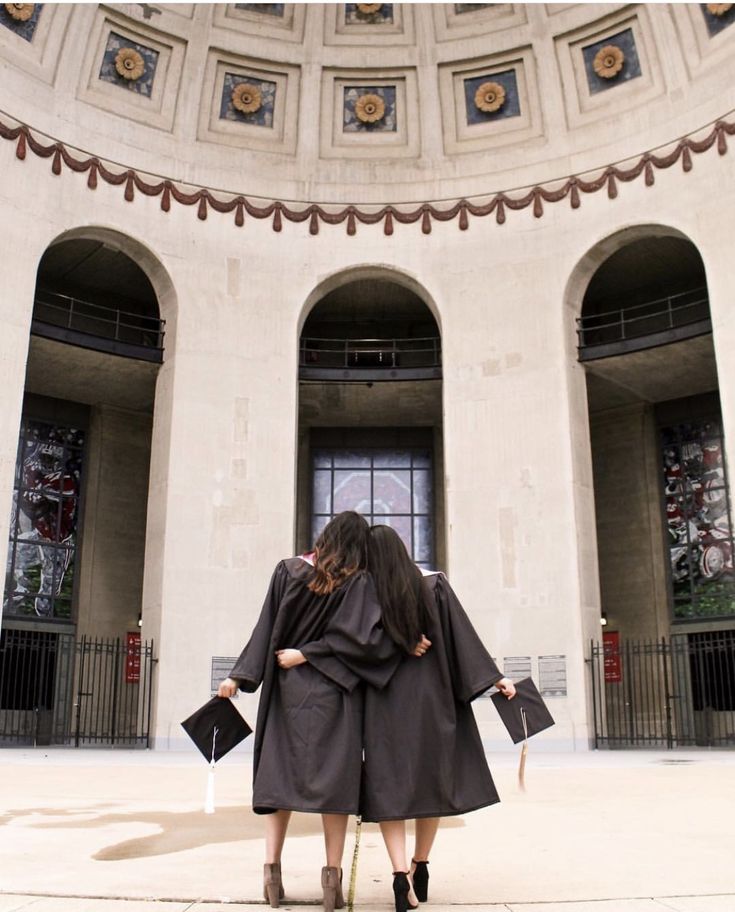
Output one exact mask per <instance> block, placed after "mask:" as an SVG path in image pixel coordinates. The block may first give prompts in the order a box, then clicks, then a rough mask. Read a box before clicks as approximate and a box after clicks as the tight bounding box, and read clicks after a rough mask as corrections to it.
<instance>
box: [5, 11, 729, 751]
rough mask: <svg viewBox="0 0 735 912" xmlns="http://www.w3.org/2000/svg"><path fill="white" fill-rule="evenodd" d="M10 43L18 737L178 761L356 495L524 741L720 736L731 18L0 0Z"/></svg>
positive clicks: (9, 294)
mask: <svg viewBox="0 0 735 912" xmlns="http://www.w3.org/2000/svg"><path fill="white" fill-rule="evenodd" d="M0 60H1V61H2V74H3V75H2V79H1V80H0V211H1V212H2V219H3V221H2V223H3V237H4V240H5V257H4V258H3V261H2V267H0V268H1V269H2V279H3V288H4V294H3V295H2V300H1V301H0V322H1V325H2V332H0V376H1V377H2V383H0V534H1V535H3V536H5V539H6V540H7V541H8V543H9V544H8V552H7V553H8V558H7V565H6V577H5V589H4V598H3V607H2V616H1V619H0V622H1V628H0V629H1V631H2V639H1V640H0V743H26V744H28V743H49V742H52V743H61V744H70V745H73V744H77V745H81V744H85V743H99V744H108V743H124V744H141V745H150V746H154V747H156V748H157V749H178V748H180V747H182V746H183V744H184V741H183V735H182V733H181V730H180V726H179V722H180V720H181V719H182V718H184V717H185V716H186V715H188V714H189V712H190V711H191V710H192V708H193V707H194V706H196V705H198V703H200V702H202V701H203V699H204V698H205V697H206V696H207V695H208V694H209V693H210V691H211V689H212V687H213V686H214V685H215V682H216V681H217V680H218V679H219V678H220V677H222V676H223V675H224V673H226V671H227V670H228V668H229V665H230V663H231V660H232V657H234V656H236V655H237V654H238V652H239V650H240V648H241V646H242V644H243V643H244V641H245V639H246V637H247V636H248V634H249V631H250V629H251V627H252V625H253V622H254V619H255V618H256V616H257V613H258V611H259V608H260V604H261V601H262V598H263V595H264V593H265V589H266V586H267V583H268V579H269V577H270V574H271V571H272V569H273V566H274V565H275V563H276V562H277V561H278V560H279V559H280V558H282V557H285V556H288V555H291V554H293V553H295V552H297V551H301V550H304V549H305V548H307V547H308V546H309V544H310V543H311V542H312V540H313V538H314V536H315V535H316V534H317V533H318V531H319V529H320V528H321V527H322V526H323V524H324V523H325V522H326V521H328V519H329V518H330V516H332V515H333V514H334V513H335V512H338V511H339V510H342V509H347V508H350V509H359V510H360V511H361V512H363V513H365V515H366V516H367V517H368V518H369V519H370V520H371V521H373V522H378V521H383V522H388V523H390V524H391V525H394V526H395V527H396V528H397V529H398V530H399V531H400V533H401V535H402V536H403V538H404V541H405V542H406V544H407V547H408V548H409V549H410V550H411V553H412V556H413V557H414V559H415V560H416V561H417V562H418V563H419V564H421V565H423V566H435V567H438V568H440V569H442V570H444V571H446V572H447V573H448V575H449V578H450V580H451V582H452V585H453V586H454V588H455V590H456V591H457V593H458V594H459V596H460V598H461V599H462V601H463V603H464V605H465V607H466V609H467V611H468V613H469V614H470V616H471V618H472V620H473V622H474V624H475V625H476V627H477V629H478V630H479V631H480V633H481V635H482V637H483V639H484V640H485V642H486V643H487V645H488V647H489V649H490V650H491V652H492V653H493V655H494V656H495V657H496V658H497V659H498V661H499V663H500V664H501V665H504V666H505V669H506V672H507V673H508V674H509V675H511V676H513V677H522V676H524V675H526V674H528V673H530V674H532V675H533V677H534V679H535V680H536V681H537V683H538V684H539V686H540V688H541V690H542V692H543V693H544V694H545V697H546V699H547V702H548V703H549V706H550V708H551V711H552V713H553V715H554V716H555V718H556V722H557V724H556V726H555V728H554V729H552V730H551V731H549V732H547V733H546V734H545V735H544V736H543V740H541V742H540V743H541V744H543V745H546V746H547V747H549V748H553V749H557V750H570V751H571V750H586V749H588V748H589V747H591V746H594V745H598V746H602V745H610V746H615V745H645V744H656V745H665V746H677V745H680V744H686V745H698V744H701V745H704V744H707V745H717V746H733V744H735V682H734V679H735V572H734V570H733V537H732V522H731V505H730V500H731V497H730V490H729V484H728V474H727V467H728V464H730V465H732V464H733V458H732V451H733V446H735V444H733V443H732V441H734V440H735V368H733V359H732V357H730V356H729V353H730V352H731V351H732V350H735V307H734V306H733V303H732V300H731V297H732V291H731V289H732V286H733V283H734V281H735V273H734V270H735V267H734V266H733V262H735V258H734V257H733V250H732V237H733V236H734V235H735V215H734V214H733V213H735V205H733V204H734V203H735V170H734V169H733V161H734V160H735V159H734V158H733V151H732V145H733V143H734V142H735V113H733V112H734V111H735V5H733V4H616V3H604V4H544V3H534V4H462V3H457V4H440V3H436V4H422V3H406V4H398V3H383V4H359V3H358V4H299V3H296V4H288V3H287V4H278V3H235V4H196V3H193V4H192V3H179V4H155V5H151V4H145V3H143V4H96V3H85V4H58V5H57V4H3V5H0ZM728 456H730V457H731V458H730V459H728ZM256 701H257V696H242V697H241V698H240V701H239V705H240V708H241V709H242V711H243V713H244V714H245V715H246V716H247V717H248V718H250V719H253V718H254V716H255V703H256ZM476 714H477V717H478V720H479V722H480V727H481V731H482V734H483V737H484V739H485V742H486V745H487V746H488V748H491V749H496V748H499V747H500V746H502V745H504V744H505V740H504V737H503V733H502V732H501V730H500V727H499V723H498V721H497V718H496V716H495V713H494V710H493V708H492V705H491V703H490V701H489V700H488V699H486V697H483V698H480V699H479V700H478V701H477V703H476Z"/></svg>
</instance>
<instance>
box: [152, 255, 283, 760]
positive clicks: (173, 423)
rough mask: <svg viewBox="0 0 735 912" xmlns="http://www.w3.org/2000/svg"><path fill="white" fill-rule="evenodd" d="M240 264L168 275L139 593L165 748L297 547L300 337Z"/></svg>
mask: <svg viewBox="0 0 735 912" xmlns="http://www.w3.org/2000/svg"><path fill="white" fill-rule="evenodd" d="M233 262H234V261H232V260H228V261H227V264H226V268H225V269H222V268H219V266H218V268H214V267H213V268H212V269H211V270H210V271H209V273H207V272H206V271H203V270H202V269H201V266H200V264H199V263H198V262H196V261H192V262H187V263H183V262H182V263H176V264H174V265H175V268H174V269H172V281H173V283H174V285H175V287H176V288H177V290H178V291H179V301H178V315H177V317H176V320H175V326H173V324H171V323H169V324H167V343H166V358H165V362H164V364H163V366H162V368H161V370H160V373H159V375H158V380H157V386H156V400H155V409H154V417H153V436H152V443H151V469H150V483H149V495H148V520H147V534H146V554H145V579H144V588H143V630H142V633H143V639H150V638H153V639H154V640H155V642H156V655H157V657H158V659H159V662H158V665H157V670H156V678H155V693H154V725H153V732H154V743H155V746H156V747H159V748H174V749H175V748H178V747H183V746H188V744H189V742H188V739H187V738H186V736H185V735H184V734H183V733H182V731H181V728H180V726H179V721H180V720H181V719H183V718H185V717H186V716H187V715H188V714H189V713H191V712H192V711H193V710H194V709H195V708H196V707H197V706H198V705H199V704H201V703H202V702H204V700H205V699H206V698H207V697H208V696H209V693H210V684H211V661H212V658H213V657H216V656H219V657H223V656H224V657H230V658H231V659H233V660H234V657H235V656H236V654H237V652H238V651H239V649H240V648H241V647H242V645H244V643H245V641H246V639H247V637H248V635H249V633H250V631H251V629H252V626H253V623H254V621H255V619H256V618H257V615H258V611H259V609H260V605H261V603H262V599H263V596H264V593H265V592H266V589H267V585H268V580H269V578H270V574H271V573H272V571H273V569H274V567H275V565H276V563H277V561H278V560H279V559H281V558H283V557H286V556H288V555H290V554H291V553H292V549H293V534H294V525H293V517H294V510H295V487H296V486H295V472H296V456H295V454H296V392H297V386H296V374H295V371H296V366H297V344H298V340H297V336H296V333H295V331H294V332H291V333H289V332H288V331H287V330H286V329H285V328H284V327H277V326H276V327H274V314H278V308H279V303H280V302H279V299H278V294H279V291H278V289H277V288H276V289H268V288H265V289H264V288H261V287H258V280H257V277H253V276H247V275H245V274H244V270H243V274H242V275H240V270H239V269H236V268H234V267H233V265H232V264H233ZM218 317H222V318H223V319H226V320H227V321H228V322H227V324H226V325H225V324H224V323H221V322H220V320H219V319H218ZM276 322H278V319H276ZM233 644H237V645H236V646H235V645H233ZM227 670H229V668H228V669H227ZM241 700H242V702H243V703H245V704H248V705H247V709H246V715H248V717H250V716H254V704H253V706H250V698H249V697H247V696H243V697H241Z"/></svg>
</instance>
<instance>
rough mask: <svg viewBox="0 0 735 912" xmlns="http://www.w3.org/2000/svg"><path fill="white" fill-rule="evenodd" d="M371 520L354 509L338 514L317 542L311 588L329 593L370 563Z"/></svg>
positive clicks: (310, 582)
mask: <svg viewBox="0 0 735 912" xmlns="http://www.w3.org/2000/svg"><path fill="white" fill-rule="evenodd" d="M369 529H370V527H369V526H368V524H367V521H366V520H365V519H364V518H363V517H362V516H360V514H359V513H355V512H354V511H353V510H345V512H344V513H338V514H337V516H335V517H334V519H332V520H330V522H328V523H327V524H326V526H325V527H324V528H323V529H322V533H321V535H320V536H319V538H318V539H317V540H316V542H315V544H314V575H313V577H312V579H311V580H310V581H309V584H308V585H309V589H311V591H312V592H316V593H317V595H327V594H328V593H330V592H332V591H333V590H335V589H336V588H337V587H338V586H341V585H342V583H343V582H344V581H345V580H346V579H348V578H349V577H350V576H352V575H353V573H356V572H357V571H358V570H364V569H365V567H366V566H367V537H368V531H369Z"/></svg>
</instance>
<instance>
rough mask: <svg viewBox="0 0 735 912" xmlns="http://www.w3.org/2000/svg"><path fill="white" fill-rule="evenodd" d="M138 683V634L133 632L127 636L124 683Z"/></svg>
mask: <svg viewBox="0 0 735 912" xmlns="http://www.w3.org/2000/svg"><path fill="white" fill-rule="evenodd" d="M139 682H140V633H139V631H137V630H135V631H132V632H130V633H128V635H127V650H126V653H125V683H126V684H138V683H139Z"/></svg>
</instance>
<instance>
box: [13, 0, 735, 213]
mask: <svg viewBox="0 0 735 912" xmlns="http://www.w3.org/2000/svg"><path fill="white" fill-rule="evenodd" d="M0 25H1V26H2V28H0V56H2V58H3V59H4V60H5V62H6V63H7V64H9V66H7V67H6V68H5V73H4V77H3V81H2V86H0V104H1V105H2V110H3V112H4V113H3V114H2V115H0V119H2V122H3V123H4V124H5V125H6V127H8V126H16V125H17V124H24V125H27V126H28V127H29V128H30V131H31V133H32V135H33V136H35V137H36V139H37V140H38V142H40V143H49V142H54V141H57V142H59V143H63V144H64V146H65V148H66V149H68V150H69V153H70V155H73V156H75V157H76V159H77V160H83V159H84V157H85V156H90V155H91V156H95V157H97V158H99V159H101V160H102V161H104V162H106V163H108V167H109V168H111V169H113V170H114V169H115V168H117V172H118V173H119V172H120V170H121V168H122V169H124V168H133V169H136V170H137V171H139V172H140V173H142V174H147V175H150V176H152V177H155V176H158V177H164V178H169V179H170V180H172V181H176V182H180V185H184V184H187V183H188V184H190V185H192V186H193V187H197V188H201V187H205V188H210V189H211V190H212V191H213V192H215V191H217V192H222V193H227V192H229V193H232V194H242V193H245V194H248V196H249V198H250V199H251V200H252V199H257V198H258V197H260V198H262V199H263V200H264V201H270V200H273V199H281V200H291V201H293V202H294V203H297V204H298V203H303V202H311V203H323V204H324V205H326V206H328V205H329V204H346V203H355V204H358V203H359V204H361V205H363V206H368V207H369V206H370V205H376V206H378V205H380V204H383V203H386V202H390V203H393V204H400V203H402V202H405V203H407V204H408V203H412V202H417V201H419V202H420V201H426V200H452V199H454V200H456V199H459V198H461V197H471V196H473V195H474V196H479V195H482V194H489V193H494V192H497V191H501V190H510V189H512V188H516V187H532V186H534V185H535V184H538V183H542V182H546V183H547V184H548V182H553V181H554V180H556V179H562V178H566V177H568V176H569V175H573V174H574V175H583V174H585V173H587V174H592V173H593V172H594V171H595V169H597V172H598V173H599V171H600V169H603V168H604V167H605V166H606V165H608V164H610V163H612V162H621V163H624V162H626V161H630V160H632V159H633V158H634V157H635V156H640V154H641V153H643V152H646V151H647V150H652V149H656V148H661V149H664V150H665V149H666V148H669V149H670V148H671V147H672V146H671V144H672V143H675V142H676V141H677V140H679V139H680V138H681V137H682V136H685V135H687V134H691V133H694V135H695V138H696V136H697V135H704V134H705V133H707V130H711V125H712V123H713V122H714V121H716V120H717V119H718V118H720V117H723V116H724V115H725V114H726V113H727V112H729V111H730V110H731V109H732V108H735V54H733V49H734V48H735V6H734V5H733V4H692V5H682V4H637V5H628V4H599V5H598V4H594V5H593V4H542V3H539V4H528V5H524V4H508V3H494V4H483V3H455V4H421V3H418V4H397V3H357V4H355V3H351V4H350V3H347V4H282V3H235V4H190V3H182V4H155V3H150V4H149V3H139V4H117V5H104V4H60V5H56V4H1V5H0ZM700 130H703V131H704V133H701V134H698V133H697V132H696V131H700ZM6 138H7V137H6ZM366 211H368V210H366Z"/></svg>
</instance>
